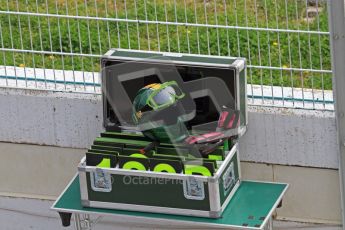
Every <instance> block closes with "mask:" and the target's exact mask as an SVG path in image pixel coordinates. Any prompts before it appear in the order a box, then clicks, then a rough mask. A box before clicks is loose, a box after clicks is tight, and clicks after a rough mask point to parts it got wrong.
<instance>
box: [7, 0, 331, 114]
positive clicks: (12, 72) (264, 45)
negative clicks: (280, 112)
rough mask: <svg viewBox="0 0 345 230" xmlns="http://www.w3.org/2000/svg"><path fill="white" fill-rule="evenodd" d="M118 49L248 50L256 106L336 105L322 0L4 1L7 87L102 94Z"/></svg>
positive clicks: (237, 52) (251, 91) (215, 52)
mask: <svg viewBox="0 0 345 230" xmlns="http://www.w3.org/2000/svg"><path fill="white" fill-rule="evenodd" d="M117 47H120V48H128V49H138V50H155V51H164V52H179V53H193V54H208V55H221V56H235V57H236V56H237V57H245V58H247V64H248V100H249V103H250V104H260V105H277V106H284V107H302V108H311V109H333V97H332V92H331V89H332V77H331V58H330V56H331V55H330V46H329V32H328V13H327V2H326V1H324V0H319V1H318V0H204V1H201V0H0V86H8V87H24V88H43V89H49V90H63V91H78V92H92V93H100V89H99V86H100V84H99V79H98V71H99V70H100V65H99V58H100V56H101V55H102V54H104V53H105V52H106V51H107V50H109V49H110V48H117Z"/></svg>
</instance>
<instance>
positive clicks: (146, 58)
mask: <svg viewBox="0 0 345 230" xmlns="http://www.w3.org/2000/svg"><path fill="white" fill-rule="evenodd" d="M101 78H102V79H101V80H102V93H103V106H104V108H103V109H104V127H105V129H106V130H107V131H121V130H136V129H135V128H134V126H135V124H134V123H133V102H134V100H135V98H136V96H137V93H138V91H139V90H140V89H142V88H144V87H145V86H148V85H150V84H157V83H158V84H160V85H164V84H165V83H167V82H175V83H176V85H177V88H179V89H180V90H181V91H182V92H183V93H184V94H185V96H184V97H183V98H182V99H181V100H177V101H178V103H177V104H178V105H174V106H168V107H169V108H164V110H165V112H163V113H159V115H158V118H157V116H156V115H154V116H153V115H151V117H150V119H151V120H152V119H153V120H155V121H156V122H149V123H146V125H148V126H146V128H145V127H144V126H142V127H141V129H140V130H139V131H142V130H143V129H148V128H152V127H158V126H159V125H161V124H162V123H159V122H161V120H162V119H164V120H165V122H168V123H169V124H172V123H174V121H176V118H177V117H178V119H179V120H180V121H183V123H184V124H185V126H186V128H187V129H188V130H192V131H193V132H202V131H203V130H204V131H211V130H216V129H217V124H218V123H217V122H218V120H219V117H220V114H221V112H222V111H224V108H226V109H229V110H232V111H235V112H237V113H239V117H240V121H239V122H240V125H239V128H238V129H237V131H235V133H236V134H237V135H241V134H243V133H244V131H245V129H246V125H247V105H246V76H245V60H244V59H241V58H240V59H239V58H237V59H236V58H230V57H213V56H201V55H184V54H173V53H157V52H151V51H150V52H145V51H134V50H122V49H114V50H110V51H109V52H107V54H106V55H105V56H104V57H103V58H102V72H101ZM172 87H174V86H172ZM176 90H178V89H175V91H176ZM153 103H154V102H153ZM165 118H169V119H168V120H169V121H167V120H166V119H165ZM170 118H171V119H170ZM158 120H159V122H158Z"/></svg>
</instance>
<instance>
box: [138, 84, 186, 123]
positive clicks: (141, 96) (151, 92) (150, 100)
mask: <svg viewBox="0 0 345 230" xmlns="http://www.w3.org/2000/svg"><path fill="white" fill-rule="evenodd" d="M184 96H185V94H184V93H183V92H182V91H181V89H180V88H179V87H178V85H177V83H176V82H175V81H169V82H166V83H163V84H160V83H153V84H150V85H147V86H145V87H143V88H141V89H140V90H139V91H138V93H137V95H136V96H135V98H134V101H133V120H134V122H135V123H137V124H138V123H139V122H140V120H141V118H142V114H143V113H144V112H147V111H159V110H162V109H164V108H167V107H169V106H171V105H173V104H175V102H176V101H177V100H179V99H181V98H183V97H184Z"/></svg>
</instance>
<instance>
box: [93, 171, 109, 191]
mask: <svg viewBox="0 0 345 230" xmlns="http://www.w3.org/2000/svg"><path fill="white" fill-rule="evenodd" d="M90 177H91V188H92V190H93V191H96V192H110V191H111V189H112V183H111V176H110V174H109V173H107V172H105V171H104V170H103V169H101V168H96V170H95V171H94V172H92V173H90Z"/></svg>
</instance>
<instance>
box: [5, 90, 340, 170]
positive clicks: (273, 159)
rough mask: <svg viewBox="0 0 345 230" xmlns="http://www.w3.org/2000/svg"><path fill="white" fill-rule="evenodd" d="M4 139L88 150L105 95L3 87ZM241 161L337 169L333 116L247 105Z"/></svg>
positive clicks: (98, 127)
mask: <svg viewBox="0 0 345 230" xmlns="http://www.w3.org/2000/svg"><path fill="white" fill-rule="evenodd" d="M0 127H1V130H0V141H4V142H16V143H30V144H39V145H53V146H59V147H72V148H87V147H88V146H89V145H90V144H91V143H92V141H93V139H94V138H95V137H96V136H97V135H99V133H100V132H101V130H102V104H101V97H100V96H99V95H93V94H75V93H59V92H51V91H34V90H19V89H4V88H1V89H0ZM240 147H241V159H242V160H245V161H254V162H264V163H272V164H283V165H298V166H310V167H322V168H338V159H337V145H336V126H335V118H334V113H333V112H327V111H323V112H322V111H313V110H298V109H284V108H280V109H279V108H272V107H253V106H252V107H249V127H248V132H247V134H246V135H245V136H244V137H243V138H242V139H241V146H240Z"/></svg>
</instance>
